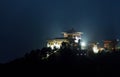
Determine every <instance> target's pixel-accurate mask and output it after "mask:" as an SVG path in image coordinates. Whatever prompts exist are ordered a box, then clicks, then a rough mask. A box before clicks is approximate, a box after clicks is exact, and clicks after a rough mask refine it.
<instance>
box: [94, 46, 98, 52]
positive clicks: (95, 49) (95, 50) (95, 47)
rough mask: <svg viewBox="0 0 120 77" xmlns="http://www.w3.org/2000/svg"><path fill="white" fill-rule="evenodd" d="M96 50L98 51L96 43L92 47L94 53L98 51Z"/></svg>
mask: <svg viewBox="0 0 120 77" xmlns="http://www.w3.org/2000/svg"><path fill="white" fill-rule="evenodd" d="M98 51H99V50H98V48H97V45H94V47H93V52H94V53H98Z"/></svg>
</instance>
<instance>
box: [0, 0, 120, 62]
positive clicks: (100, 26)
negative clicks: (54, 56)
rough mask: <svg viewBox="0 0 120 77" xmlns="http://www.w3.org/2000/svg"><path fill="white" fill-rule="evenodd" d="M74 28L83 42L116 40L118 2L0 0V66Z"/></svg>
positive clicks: (119, 19)
mask: <svg viewBox="0 0 120 77" xmlns="http://www.w3.org/2000/svg"><path fill="white" fill-rule="evenodd" d="M71 28H75V29H76V30H77V31H81V32H84V35H83V36H84V39H85V40H87V41H88V40H93V41H98V40H99V41H100V40H104V39H113V38H120V36H119V35H120V30H119V29H120V1H119V0H0V63H4V62H8V61H11V60H13V59H15V58H18V57H22V56H24V54H25V53H26V52H30V51H31V50H33V49H38V48H42V47H43V46H45V42H46V40H47V39H49V38H54V37H59V36H60V33H61V32H62V31H66V30H68V29H71Z"/></svg>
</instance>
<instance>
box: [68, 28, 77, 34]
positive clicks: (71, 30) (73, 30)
mask: <svg viewBox="0 0 120 77" xmlns="http://www.w3.org/2000/svg"><path fill="white" fill-rule="evenodd" d="M66 32H67V33H75V32H77V31H76V30H75V29H74V28H72V29H70V30H68V31H66Z"/></svg>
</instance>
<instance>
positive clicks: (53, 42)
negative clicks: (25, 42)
mask: <svg viewBox="0 0 120 77" xmlns="http://www.w3.org/2000/svg"><path fill="white" fill-rule="evenodd" d="M62 34H63V37H60V38H54V39H50V40H47V47H50V48H51V49H54V48H57V49H60V48H61V46H62V43H63V42H65V43H67V44H68V45H69V46H71V47H75V46H79V44H80V40H81V35H82V34H83V33H82V32H77V31H75V30H74V29H70V30H68V31H66V32H62Z"/></svg>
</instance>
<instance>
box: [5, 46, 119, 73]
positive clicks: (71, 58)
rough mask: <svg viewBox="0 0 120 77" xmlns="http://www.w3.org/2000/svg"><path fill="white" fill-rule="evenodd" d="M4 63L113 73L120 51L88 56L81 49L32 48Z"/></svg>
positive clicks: (117, 65) (17, 67)
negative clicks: (20, 56) (19, 56)
mask: <svg viewBox="0 0 120 77" xmlns="http://www.w3.org/2000/svg"><path fill="white" fill-rule="evenodd" d="M84 52H87V51H84ZM81 54H82V55H81ZM5 65H10V66H11V65H12V66H15V67H16V69H17V70H18V69H19V68H20V69H21V65H22V67H23V68H22V69H25V68H26V67H27V68H32V67H34V68H36V69H39V70H42V72H45V73H46V72H56V71H60V70H62V71H69V72H70V71H76V70H79V72H80V71H82V72H91V73H97V74H99V73H101V74H104V73H106V72H112V73H113V72H117V71H119V70H120V52H119V51H115V52H111V53H99V54H94V55H92V56H88V55H86V54H85V53H83V51H78V50H73V49H70V48H63V49H62V48H61V49H59V50H58V49H54V50H51V48H43V49H41V50H40V49H37V50H32V51H31V52H30V53H26V54H25V55H24V57H22V58H19V59H16V60H13V61H11V62H9V63H6V64H5ZM46 70H47V71H46ZM51 70H53V71H51ZM113 70H114V71H113ZM77 72H78V71H77Z"/></svg>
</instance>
